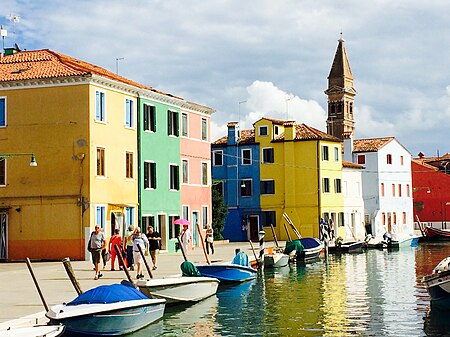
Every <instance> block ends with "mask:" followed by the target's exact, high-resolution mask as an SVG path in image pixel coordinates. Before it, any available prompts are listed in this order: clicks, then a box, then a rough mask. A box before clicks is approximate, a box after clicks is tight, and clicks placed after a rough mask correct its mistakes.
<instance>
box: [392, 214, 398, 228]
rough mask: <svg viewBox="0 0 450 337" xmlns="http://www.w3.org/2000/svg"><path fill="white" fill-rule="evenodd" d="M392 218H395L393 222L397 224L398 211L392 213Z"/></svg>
mask: <svg viewBox="0 0 450 337" xmlns="http://www.w3.org/2000/svg"><path fill="white" fill-rule="evenodd" d="M392 218H393V224H394V225H395V224H397V213H395V212H394V213H392Z"/></svg>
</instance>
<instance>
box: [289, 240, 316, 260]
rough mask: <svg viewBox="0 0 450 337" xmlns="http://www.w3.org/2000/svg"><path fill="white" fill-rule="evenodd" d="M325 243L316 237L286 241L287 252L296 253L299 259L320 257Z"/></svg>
mask: <svg viewBox="0 0 450 337" xmlns="http://www.w3.org/2000/svg"><path fill="white" fill-rule="evenodd" d="M322 249H323V244H322V242H321V241H320V240H319V239H316V238H300V239H297V240H292V241H288V242H286V248H285V250H284V253H285V254H288V255H291V256H292V255H294V256H295V258H296V259H297V260H311V259H315V258H317V257H319V255H320V252H321V251H322Z"/></svg>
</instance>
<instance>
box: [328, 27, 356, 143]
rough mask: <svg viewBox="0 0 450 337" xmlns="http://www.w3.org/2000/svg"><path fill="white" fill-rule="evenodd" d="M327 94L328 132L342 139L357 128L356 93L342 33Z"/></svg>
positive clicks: (329, 78)
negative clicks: (355, 117) (355, 113)
mask: <svg viewBox="0 0 450 337" xmlns="http://www.w3.org/2000/svg"><path fill="white" fill-rule="evenodd" d="M325 94H326V95H327V96H328V118H327V133H328V134H330V135H332V136H335V137H337V138H339V139H341V140H342V139H344V135H350V134H353V133H354V130H355V119H354V118H353V111H354V107H353V102H354V99H355V95H356V90H355V88H353V74H352V70H351V69H350V63H349V62H348V58H347V52H346V51H345V46H344V39H343V38H342V34H341V38H340V39H339V43H338V46H337V49H336V54H335V56H334V60H333V65H332V66H331V70H330V74H329V75H328V89H327V90H325Z"/></svg>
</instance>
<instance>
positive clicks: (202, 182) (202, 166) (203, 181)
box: [200, 161, 210, 186]
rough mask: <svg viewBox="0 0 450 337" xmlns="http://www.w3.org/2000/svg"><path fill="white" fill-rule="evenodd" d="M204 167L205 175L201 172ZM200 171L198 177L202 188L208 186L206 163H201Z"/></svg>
mask: <svg viewBox="0 0 450 337" xmlns="http://www.w3.org/2000/svg"><path fill="white" fill-rule="evenodd" d="M205 165H206V173H205V172H203V168H204V167H205ZM200 170H201V172H200V177H201V179H202V180H201V182H200V183H201V185H202V186H208V183H209V181H210V179H209V166H208V162H207V161H202V163H201V165H200ZM205 174H206V175H205ZM205 179H206V183H205Z"/></svg>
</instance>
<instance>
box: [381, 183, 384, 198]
mask: <svg viewBox="0 0 450 337" xmlns="http://www.w3.org/2000/svg"><path fill="white" fill-rule="evenodd" d="M380 190H381V196H382V197H384V183H381V186H380Z"/></svg>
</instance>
